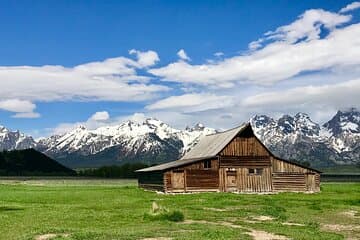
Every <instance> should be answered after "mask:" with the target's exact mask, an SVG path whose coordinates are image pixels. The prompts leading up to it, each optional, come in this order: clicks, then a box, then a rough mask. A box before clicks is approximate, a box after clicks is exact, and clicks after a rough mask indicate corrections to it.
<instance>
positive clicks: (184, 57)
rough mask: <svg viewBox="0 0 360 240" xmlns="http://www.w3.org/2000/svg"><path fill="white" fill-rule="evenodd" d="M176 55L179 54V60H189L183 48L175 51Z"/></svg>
mask: <svg viewBox="0 0 360 240" xmlns="http://www.w3.org/2000/svg"><path fill="white" fill-rule="evenodd" d="M177 55H178V56H179V58H180V59H181V60H184V61H190V60H191V59H190V58H189V57H188V55H187V54H186V52H185V50H184V49H180V50H179V51H178V52H177Z"/></svg>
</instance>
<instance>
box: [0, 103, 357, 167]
mask: <svg viewBox="0 0 360 240" xmlns="http://www.w3.org/2000/svg"><path fill="white" fill-rule="evenodd" d="M250 123H251V124H252V126H253V129H254V131H255V134H256V135H257V136H258V137H259V138H260V139H261V140H262V141H263V142H264V144H265V145H266V146H267V147H268V148H270V149H271V150H272V151H273V152H274V153H276V155H278V156H280V157H283V158H286V159H295V160H300V161H308V162H310V163H311V165H312V166H313V167H325V166H331V165H335V164H353V163H358V162H360V112H358V111H357V110H356V109H350V110H347V111H338V112H337V113H336V115H335V116H334V117H333V118H332V119H331V120H330V121H328V122H326V123H325V124H323V125H322V126H321V125H319V124H317V123H315V122H314V121H312V120H311V119H310V117H309V116H308V115H307V114H305V113H298V114H296V115H295V116H290V115H284V116H282V117H281V118H279V119H274V118H271V117H269V116H266V115H260V116H259V115H257V116H254V117H253V118H251V119H250ZM214 132H215V130H214V129H211V128H207V127H204V126H203V125H202V124H197V125H196V126H194V127H192V128H190V127H187V128H186V129H184V130H179V129H175V128H172V127H170V126H169V125H167V124H166V123H164V122H162V121H160V120H157V119H153V118H148V119H145V120H144V121H132V120H129V121H126V122H123V123H121V124H119V125H115V126H106V127H100V128H97V129H94V130H90V129H87V128H86V127H84V126H79V127H77V128H76V129H74V130H72V131H70V132H67V133H65V134H62V135H53V136H50V137H48V138H43V139H41V140H39V141H38V142H36V141H34V140H33V138H32V137H30V136H25V135H24V134H22V133H20V132H19V131H15V132H14V131H10V130H8V129H6V128H5V127H0V151H2V150H13V149H25V148H36V149H37V150H39V151H41V152H43V153H45V154H47V155H48V156H51V157H53V158H55V159H56V160H58V161H59V162H61V163H62V164H65V165H67V166H70V167H94V166H102V165H111V164H123V163H126V162H134V161H142V162H145V163H148V164H156V163H161V162H165V161H171V160H175V159H177V158H179V157H181V156H182V155H183V154H184V153H185V152H186V151H188V150H189V149H191V148H192V147H193V146H194V145H195V144H196V143H197V142H198V141H199V140H200V139H201V137H203V136H205V135H207V134H211V133H214Z"/></svg>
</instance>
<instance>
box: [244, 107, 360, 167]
mask: <svg viewBox="0 0 360 240" xmlns="http://www.w3.org/2000/svg"><path fill="white" fill-rule="evenodd" d="M250 122H251V124H252V126H253V128H254V131H255V134H256V135H257V136H258V137H259V138H260V139H261V140H262V141H263V142H264V144H265V145H266V146H267V147H269V148H270V149H271V150H272V151H274V152H275V153H276V154H277V155H279V156H281V157H283V158H288V159H298V160H303V161H308V162H310V163H311V164H312V165H313V166H327V165H334V164H351V163H356V162H359V161H360V113H359V112H358V111H356V109H350V110H348V111H338V112H337V114H336V115H335V116H334V117H333V118H332V119H331V120H330V121H328V122H327V123H325V124H324V125H323V126H320V125H319V124H317V123H315V122H313V121H312V120H311V119H310V117H309V116H308V115H307V114H305V113H298V114H296V115H295V116H289V115H284V116H282V117H281V118H279V119H277V120H275V119H273V118H270V117H268V116H265V115H261V116H255V117H253V118H252V119H251V120H250Z"/></svg>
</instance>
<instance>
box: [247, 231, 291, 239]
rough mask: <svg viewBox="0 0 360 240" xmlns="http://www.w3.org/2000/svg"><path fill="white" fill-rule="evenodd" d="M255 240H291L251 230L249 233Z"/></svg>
mask: <svg viewBox="0 0 360 240" xmlns="http://www.w3.org/2000/svg"><path fill="white" fill-rule="evenodd" d="M248 234H249V235H250V236H251V237H253V238H254V240H288V239H289V238H287V237H285V236H281V235H275V234H272V233H268V232H265V231H258V230H254V229H252V230H250V232H249V233H248Z"/></svg>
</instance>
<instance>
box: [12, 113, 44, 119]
mask: <svg viewBox="0 0 360 240" xmlns="http://www.w3.org/2000/svg"><path fill="white" fill-rule="evenodd" d="M12 117H13V118H39V117H40V114H39V113H37V112H22V113H16V114H14V115H13V116H12Z"/></svg>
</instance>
